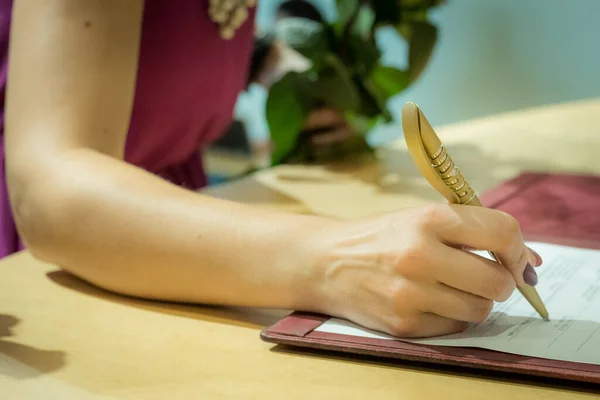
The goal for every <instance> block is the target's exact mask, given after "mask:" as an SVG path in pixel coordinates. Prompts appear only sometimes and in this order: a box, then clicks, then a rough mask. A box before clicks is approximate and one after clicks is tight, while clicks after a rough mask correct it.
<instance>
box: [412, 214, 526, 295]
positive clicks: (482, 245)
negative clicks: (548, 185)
mask: <svg viewBox="0 0 600 400" xmlns="http://www.w3.org/2000/svg"><path fill="white" fill-rule="evenodd" d="M421 220H422V226H423V227H424V228H425V230H426V231H427V232H428V233H430V234H435V235H437V236H438V238H439V240H441V241H442V242H444V243H447V244H449V245H452V246H455V247H459V248H462V247H463V246H467V247H471V248H476V249H484V250H487V251H492V252H494V253H495V254H496V255H497V256H498V258H499V261H500V262H501V263H502V265H504V266H505V267H506V268H507V269H508V270H509V271H510V272H511V274H512V275H513V278H514V279H515V281H516V283H517V285H523V284H525V283H526V282H525V277H527V278H528V284H532V283H534V282H533V279H531V278H532V276H534V275H535V271H533V268H528V273H527V274H526V275H525V277H524V272H525V269H526V267H527V265H528V264H531V260H535V256H534V255H533V254H532V253H531V252H530V251H529V249H528V248H527V247H526V246H525V243H524V240H523V235H522V234H521V229H520V226H519V223H518V222H517V220H516V219H515V218H513V217H512V216H510V215H508V214H506V213H503V212H501V211H497V210H492V209H488V208H485V207H474V206H457V205H444V206H435V207H430V208H429V209H427V210H425V211H424V215H423V216H422V218H421ZM532 271H533V274H532Z"/></svg>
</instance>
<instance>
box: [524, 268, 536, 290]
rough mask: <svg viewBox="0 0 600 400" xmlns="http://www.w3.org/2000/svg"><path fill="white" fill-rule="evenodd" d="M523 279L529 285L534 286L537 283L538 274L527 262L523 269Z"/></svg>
mask: <svg viewBox="0 0 600 400" xmlns="http://www.w3.org/2000/svg"><path fill="white" fill-rule="evenodd" d="M523 279H524V280H525V283H527V284H528V285H529V286H535V285H537V283H538V276H537V274H536V273H535V270H534V269H533V267H532V266H531V264H529V263H527V266H526V267H525V271H523Z"/></svg>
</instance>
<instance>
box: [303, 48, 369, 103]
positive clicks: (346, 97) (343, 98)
mask: <svg viewBox="0 0 600 400" xmlns="http://www.w3.org/2000/svg"><path fill="white" fill-rule="evenodd" d="M323 62H324V66H323V68H322V70H321V71H320V74H319V79H318V80H317V81H316V82H314V83H313V84H312V85H311V92H312V93H313V95H314V96H315V97H316V98H317V99H319V100H321V101H322V102H324V103H325V104H326V105H328V106H330V107H332V108H335V109H337V110H339V111H350V110H354V109H356V108H357V107H358V104H359V102H360V97H359V94H358V92H357V90H356V86H355V85H354V82H353V81H352V77H351V75H350V73H349V72H348V69H347V68H346V66H345V65H344V64H343V63H342V62H341V61H340V59H339V58H338V57H337V56H336V55H334V54H333V53H328V54H326V55H325V56H324V58H323Z"/></svg>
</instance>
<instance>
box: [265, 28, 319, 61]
mask: <svg viewBox="0 0 600 400" xmlns="http://www.w3.org/2000/svg"><path fill="white" fill-rule="evenodd" d="M276 34H277V37H278V38H279V39H281V40H283V41H284V42H285V43H286V44H287V45H288V46H290V47H291V48H293V49H294V50H296V51H297V52H298V53H300V54H302V55H303V56H305V57H306V58H309V59H311V60H315V59H318V58H319V57H320V55H321V54H323V53H325V52H327V50H328V47H329V39H328V37H327V34H326V33H325V28H324V26H323V24H321V23H319V22H316V21H312V20H309V19H306V18H299V17H289V18H285V19H283V20H281V21H280V22H279V23H278V24H277V27H276Z"/></svg>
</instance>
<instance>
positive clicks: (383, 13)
mask: <svg viewBox="0 0 600 400" xmlns="http://www.w3.org/2000/svg"><path fill="white" fill-rule="evenodd" d="M371 4H372V6H373V10H374V11H375V24H376V25H386V24H391V25H396V24H397V23H398V22H400V6H399V5H398V3H396V2H395V1H392V0H371Z"/></svg>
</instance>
